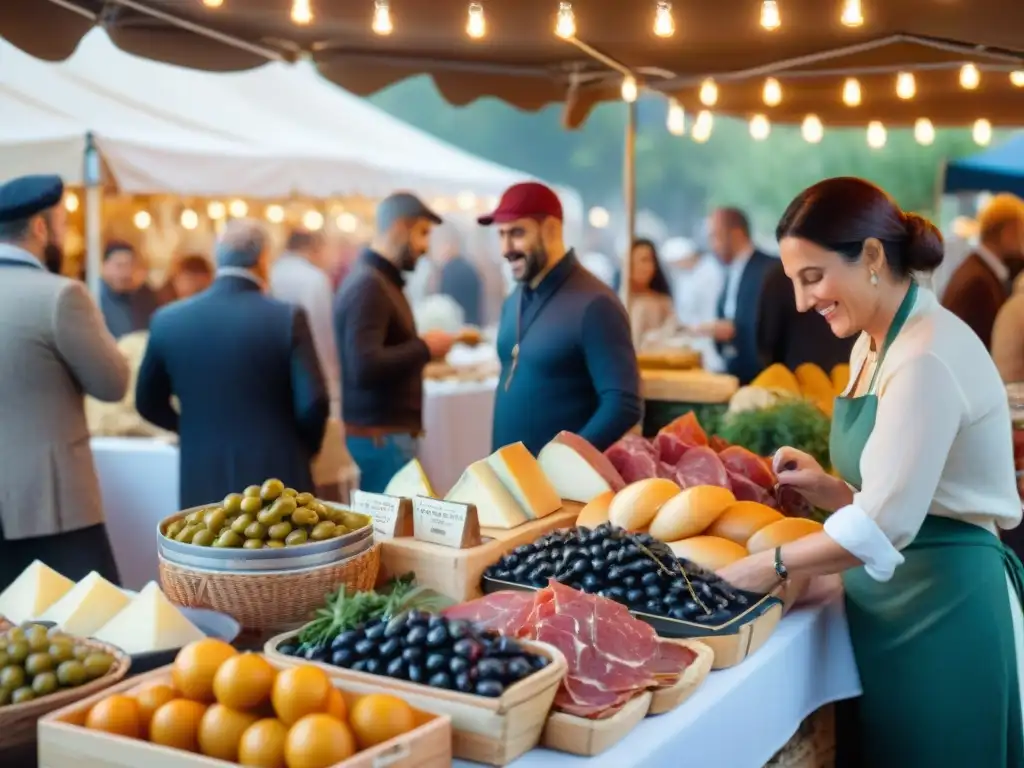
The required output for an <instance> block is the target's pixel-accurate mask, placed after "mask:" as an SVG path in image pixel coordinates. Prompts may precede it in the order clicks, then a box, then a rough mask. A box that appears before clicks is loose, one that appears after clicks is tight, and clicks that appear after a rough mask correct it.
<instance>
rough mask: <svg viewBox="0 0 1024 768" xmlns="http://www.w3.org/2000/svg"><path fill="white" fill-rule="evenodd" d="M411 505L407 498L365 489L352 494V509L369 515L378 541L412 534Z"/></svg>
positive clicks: (374, 535)
mask: <svg viewBox="0 0 1024 768" xmlns="http://www.w3.org/2000/svg"><path fill="white" fill-rule="evenodd" d="M411 506H412V505H411V503H410V502H409V500H408V499H402V498H399V497H398V496H385V495H384V494H383V493H367V492H366V491H356V492H355V493H353V494H352V511H353V512H358V513H360V514H362V515H369V517H370V518H371V519H372V520H373V537H374V539H376V540H378V541H384V540H387V539H394V538H398V537H401V536H412V534H413V527H412V510H411Z"/></svg>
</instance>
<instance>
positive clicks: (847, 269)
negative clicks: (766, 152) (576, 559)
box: [720, 178, 1024, 768]
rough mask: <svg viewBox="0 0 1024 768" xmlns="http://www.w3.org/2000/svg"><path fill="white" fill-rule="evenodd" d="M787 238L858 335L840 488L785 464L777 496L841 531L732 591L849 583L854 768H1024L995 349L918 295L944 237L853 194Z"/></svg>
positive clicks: (817, 205) (844, 182) (840, 318)
mask: <svg viewBox="0 0 1024 768" xmlns="http://www.w3.org/2000/svg"><path fill="white" fill-rule="evenodd" d="M777 236H778V238H779V244H780V251H781V257H782V262H783V266H784V268H785V270H786V274H787V275H788V276H789V277H790V279H791V280H792V281H793V285H794V290H795V292H796V300H797V305H798V307H799V308H800V309H801V310H802V311H816V312H818V313H819V314H820V315H821V316H822V317H823V318H824V320H825V321H827V322H828V324H829V326H830V327H831V329H832V331H833V332H834V333H835V334H836V335H837V336H841V337H848V336H851V335H854V334H859V339H858V341H857V343H856V345H855V346H854V350H853V354H852V356H851V371H852V374H851V383H850V386H849V389H848V391H847V392H846V393H845V394H844V396H843V397H840V398H838V399H837V400H836V404H835V409H834V414H833V419H832V437H831V456H832V464H833V466H834V468H835V469H836V470H837V471H838V473H839V474H840V476H841V478H842V479H841V480H840V479H838V478H835V477H833V476H832V475H829V474H828V473H826V472H825V471H824V470H823V469H822V468H821V467H820V466H818V464H817V463H816V462H815V461H814V459H812V458H811V457H810V456H808V455H806V454H804V453H802V452H800V451H797V450H794V449H792V448H783V449H781V450H780V451H779V452H778V454H777V455H776V457H775V463H776V471H777V472H778V479H779V482H780V484H784V485H789V486H791V487H793V488H795V489H797V490H798V491H800V492H801V493H802V494H803V495H804V496H805V497H807V499H808V500H809V501H811V502H812V503H813V504H815V505H816V506H818V507H820V508H822V509H825V510H828V511H830V512H832V513H833V514H832V515H831V516H830V517H829V519H828V521H827V522H826V524H825V530H824V532H822V533H817V534H813V535H811V536H807V537H805V538H803V539H800V540H799V541H794V542H791V543H789V544H785V545H783V546H782V547H779V548H777V549H776V550H775V551H773V552H772V551H770V552H766V553H763V554H760V555H752V556H750V557H748V558H746V559H744V560H742V561H740V562H738V563H736V564H734V565H731V566H729V567H728V568H725V569H723V570H722V571H721V572H720V573H721V575H722V576H723V577H724V578H726V579H727V580H729V581H731V582H733V583H734V584H736V585H737V586H740V587H744V588H747V589H752V590H767V589H769V588H771V587H773V586H775V585H776V584H777V583H778V582H779V580H780V579H785V578H788V577H789V576H817V575H826V574H833V573H842V574H843V583H844V587H845V592H846V610H847V618H848V620H849V625H850V636H851V639H852V641H853V648H854V655H855V657H856V660H857V667H858V670H859V672H860V677H861V685H862V688H863V696H862V697H861V699H860V700H859V702H858V706H857V710H858V717H857V722H856V723H855V724H854V727H853V728H850V729H849V730H848V731H846V732H847V733H848V734H849V736H850V738H849V742H852V743H845V744H844V743H842V742H841V743H840V744H839V745H838V747H839V756H840V764H843V757H844V756H845V755H849V754H852V753H854V752H856V753H857V754H858V757H859V764H861V765H864V766H869V767H870V768H918V767H919V766H920V768H946V767H947V766H948V767H949V768H1020V767H1021V766H1024V727H1022V713H1021V682H1022V681H1024V674H1022V672H1021V667H1020V664H1021V661H1024V617H1022V614H1021V593H1022V590H1024V569H1022V567H1021V564H1020V562H1019V561H1018V560H1017V558H1016V557H1015V556H1014V555H1013V554H1012V553H1011V552H1010V551H1009V550H1008V549H1007V548H1006V547H1004V546H1003V544H1002V543H1001V541H1000V540H999V535H998V531H999V529H1000V528H1004V529H1005V528H1012V527H1014V526H1016V525H1018V524H1019V523H1020V519H1021V503H1020V499H1019V497H1018V495H1017V490H1016V486H1015V480H1014V471H1013V454H1012V441H1011V434H1010V418H1009V408H1008V405H1007V401H1006V394H1005V391H1004V389H1003V387H1002V384H1001V382H1000V379H999V375H998V373H997V371H996V369H995V366H994V364H993V363H992V361H991V359H990V358H989V356H988V353H987V351H986V350H985V348H984V346H983V345H982V343H981V341H980V340H979V339H978V338H977V336H975V334H974V333H973V332H972V331H971V330H970V329H969V328H968V327H967V326H966V325H964V324H963V323H962V322H961V321H960V320H958V319H957V318H956V317H954V316H953V315H952V314H951V313H949V312H948V311H946V310H945V309H943V308H942V307H941V306H940V305H939V302H938V301H937V300H936V298H935V296H934V295H933V294H932V293H930V292H929V291H928V290H926V289H925V288H923V287H920V286H919V285H918V284H917V282H915V280H914V278H913V277H912V274H914V273H924V272H929V271H931V270H934V269H935V268H936V267H937V266H938V265H939V263H940V262H941V261H942V256H943V247H942V239H941V236H940V235H939V233H938V231H937V230H936V229H935V227H934V226H933V225H932V224H930V223H929V222H927V221H926V220H925V219H922V218H921V217H919V216H916V215H913V214H906V213H904V212H902V211H901V210H900V209H899V207H898V206H897V205H896V204H895V203H894V202H893V200H892V199H891V198H890V197H889V196H888V195H886V194H885V193H884V192H883V191H882V190H880V189H878V188H877V187H875V186H873V185H871V184H869V183H868V182H866V181H863V180H860V179H852V178H838V179H829V180H826V181H823V182H821V183H819V184H816V185H815V186H813V187H810V188H809V189H807V190H805V191H804V192H803V193H801V194H800V195H799V196H798V197H797V198H796V200H794V201H793V203H792V204H791V205H790V207H789V209H788V210H787V211H786V213H785V215H784V216H783V218H782V220H781V222H780V224H779V227H778V231H777ZM841 733H843V731H841Z"/></svg>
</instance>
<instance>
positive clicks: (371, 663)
mask: <svg viewBox="0 0 1024 768" xmlns="http://www.w3.org/2000/svg"><path fill="white" fill-rule="evenodd" d="M384 670H385V667H384V662H382V661H381V660H380V659H367V660H366V671H367V672H368V673H370V674H371V675H382V674H384Z"/></svg>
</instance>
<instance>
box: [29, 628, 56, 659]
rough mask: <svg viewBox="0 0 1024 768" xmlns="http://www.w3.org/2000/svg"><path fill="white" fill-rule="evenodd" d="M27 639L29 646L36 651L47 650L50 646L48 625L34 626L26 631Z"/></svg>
mask: <svg viewBox="0 0 1024 768" xmlns="http://www.w3.org/2000/svg"><path fill="white" fill-rule="evenodd" d="M25 640H26V641H27V642H28V647H29V648H31V649H32V651H33V652H34V653H39V652H40V651H45V650H46V649H47V648H49V647H50V636H49V635H47V634H46V627H40V626H38V625H36V626H34V627H32V629H30V630H29V631H28V632H26V633H25Z"/></svg>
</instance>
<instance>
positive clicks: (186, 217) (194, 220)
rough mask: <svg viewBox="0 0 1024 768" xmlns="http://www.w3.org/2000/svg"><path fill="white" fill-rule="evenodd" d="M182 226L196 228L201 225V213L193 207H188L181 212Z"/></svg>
mask: <svg viewBox="0 0 1024 768" xmlns="http://www.w3.org/2000/svg"><path fill="white" fill-rule="evenodd" d="M180 221H181V226H182V227H183V228H185V229H195V228H196V227H198V226H199V214H198V213H196V212H195V211H193V210H192V209H191V208H186V209H185V210H184V211H182V212H181V218H180Z"/></svg>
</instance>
